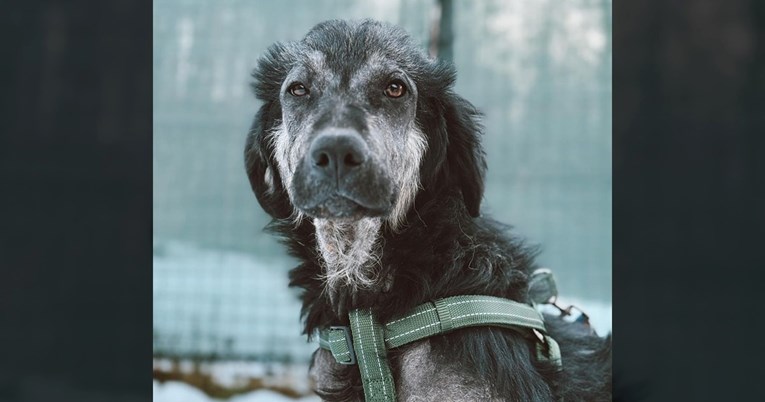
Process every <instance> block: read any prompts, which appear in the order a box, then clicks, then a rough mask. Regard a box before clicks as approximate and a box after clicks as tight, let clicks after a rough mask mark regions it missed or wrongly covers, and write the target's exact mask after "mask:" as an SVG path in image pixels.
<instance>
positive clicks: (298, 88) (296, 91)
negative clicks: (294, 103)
mask: <svg viewBox="0 0 765 402" xmlns="http://www.w3.org/2000/svg"><path fill="white" fill-rule="evenodd" d="M289 91H290V94H291V95H292V96H305V95H308V88H306V87H305V85H303V84H301V83H299V82H296V83H294V84H292V85H290V87H289Z"/></svg>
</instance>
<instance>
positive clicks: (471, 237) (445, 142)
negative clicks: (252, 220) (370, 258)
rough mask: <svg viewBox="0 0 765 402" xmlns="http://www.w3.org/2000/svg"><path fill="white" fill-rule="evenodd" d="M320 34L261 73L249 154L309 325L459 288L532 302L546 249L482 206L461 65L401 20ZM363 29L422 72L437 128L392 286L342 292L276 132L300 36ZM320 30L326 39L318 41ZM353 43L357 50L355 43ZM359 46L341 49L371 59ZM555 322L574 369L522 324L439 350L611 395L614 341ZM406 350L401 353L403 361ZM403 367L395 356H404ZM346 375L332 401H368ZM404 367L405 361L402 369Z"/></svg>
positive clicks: (497, 377)
mask: <svg viewBox="0 0 765 402" xmlns="http://www.w3.org/2000/svg"><path fill="white" fill-rule="evenodd" d="M313 34H314V35H313V38H314V42H315V43H310V44H308V43H302V44H292V45H289V46H285V45H280V44H277V45H274V46H273V47H271V48H270V49H269V51H268V53H267V54H266V55H265V56H264V57H263V58H262V59H261V60H260V64H259V66H258V68H257V70H256V72H255V74H254V76H255V78H256V83H255V85H254V88H255V90H256V94H257V96H258V97H259V98H260V99H261V100H263V101H264V102H265V104H264V105H263V106H262V108H261V109H260V111H259V112H258V114H257V116H256V118H255V122H254V124H253V128H252V134H251V135H250V136H249V137H248V141H247V145H246V150H245V156H246V166H247V171H248V175H249V178H250V181H251V184H252V188H253V190H254V192H255V194H256V196H257V198H258V200H259V201H260V203H261V205H262V206H263V208H264V209H265V210H266V211H267V212H268V213H269V214H271V215H272V216H273V218H274V220H273V222H272V223H271V224H270V225H269V229H270V231H272V232H273V233H276V234H278V235H280V236H281V237H282V239H283V241H284V243H285V244H286V246H287V247H288V249H289V252H290V254H292V255H293V256H295V257H297V258H298V260H299V261H300V265H299V266H298V267H296V268H294V269H293V270H292V271H291V273H290V279H291V286H296V287H299V288H302V289H303V293H302V300H303V311H302V314H303V316H304V319H305V333H306V334H309V335H310V334H312V333H313V332H314V330H316V329H317V328H320V327H325V326H329V325H343V324H347V322H348V318H347V312H348V310H349V309H352V308H366V307H368V308H371V309H372V311H373V312H374V314H375V315H376V316H377V318H378V320H380V321H383V322H384V321H387V320H391V319H393V318H395V317H398V316H401V315H403V314H404V313H406V312H407V311H408V310H410V309H411V308H413V307H415V306H417V305H419V304H421V303H424V302H427V301H429V300H434V299H438V298H442V297H447V296H455V295H469V294H481V295H492V296H499V297H506V298H509V299H513V300H516V301H521V302H529V299H528V295H527V288H528V275H529V273H530V271H531V270H532V269H533V268H534V263H533V257H534V254H535V253H534V250H533V249H532V248H530V247H528V246H526V245H524V243H523V242H522V241H521V240H519V239H518V238H516V237H514V236H512V235H510V234H508V230H507V229H508V228H507V227H506V226H503V225H502V224H500V223H498V222H496V221H493V220H491V219H489V218H487V217H485V216H482V215H481V214H480V203H481V198H482V196H483V184H484V173H485V170H486V163H485V159H484V152H483V151H482V149H481V146H480V134H481V127H480V126H479V123H478V117H479V114H478V112H477V111H476V110H475V108H474V107H473V106H472V105H471V104H470V103H468V102H467V101H466V100H464V99H462V98H461V97H459V96H458V95H456V94H455V93H453V92H452V90H451V86H452V84H453V82H454V79H455V71H454V68H453V67H452V66H451V65H450V64H447V63H444V62H437V61H431V60H428V59H426V58H425V57H424V56H422V53H421V51H420V50H419V49H417V48H416V46H415V45H414V44H413V43H412V42H411V41H410V40H409V39H408V38H407V37H406V36H405V34H404V33H403V32H402V31H400V30H399V29H397V28H395V27H392V26H389V25H384V24H379V23H376V22H371V21H365V22H362V23H361V24H356V25H354V24H348V23H345V22H342V21H330V22H327V23H324V24H322V25H320V26H318V27H317V28H314V31H313ZM350 36H354V37H355V38H359V37H363V38H364V39H365V41H366V42H365V43H366V44H367V46H378V47H382V48H383V49H384V51H385V52H387V53H388V54H390V57H392V58H393V59H395V60H396V61H397V62H398V63H399V65H401V66H402V68H404V69H406V71H407V72H408V74H410V75H411V76H413V77H414V79H415V82H416V85H417V89H418V91H419V97H418V99H417V124H418V125H419V127H420V128H421V129H422V131H423V132H424V133H425V134H426V135H427V137H428V150H427V153H426V155H425V158H424V160H423V161H422V164H421V171H420V176H421V181H422V190H421V191H420V192H419V193H418V195H417V197H416V199H415V202H414V205H413V206H412V207H411V208H410V210H409V212H408V216H407V223H406V225H405V226H404V227H403V228H400V229H399V230H397V231H393V230H391V229H390V228H388V227H384V228H383V234H382V240H381V244H383V246H382V256H381V258H382V261H381V262H382V264H381V266H382V269H383V270H384V272H383V275H382V277H389V278H393V283H392V286H391V287H390V288H389V289H388V290H387V291H386V290H383V288H382V287H380V288H374V289H367V290H361V291H358V292H351V291H350V290H346V291H341V292H340V296H341V298H340V301H339V302H338V301H337V300H335V303H331V302H330V299H329V298H328V297H327V295H326V293H325V292H323V283H322V282H321V281H320V280H319V279H318V276H319V273H320V272H321V262H320V261H321V255H320V253H319V252H318V250H317V245H316V240H315V232H314V227H313V224H312V223H311V220H310V219H304V220H302V221H300V222H299V223H298V224H295V223H294V222H293V221H292V220H291V219H290V218H289V217H290V215H291V213H292V212H293V207H292V205H291V204H290V202H289V199H288V198H287V194H286V191H285V189H284V185H283V183H282V182H281V179H280V178H279V177H278V172H277V170H276V169H270V170H271V174H272V175H273V176H274V180H273V185H274V187H275V188H271V189H269V186H268V185H267V184H266V182H265V181H264V174H265V170H266V168H268V167H269V166H275V161H274V159H273V158H274V156H273V149H272V146H271V144H270V143H269V142H268V141H267V139H266V132H267V130H269V129H270V128H272V127H273V126H274V123H275V122H276V121H277V120H278V119H280V117H281V109H280V105H279V98H278V93H279V92H278V91H279V88H280V87H281V84H282V80H283V79H284V77H285V75H286V73H287V72H288V70H289V68H290V65H291V63H292V62H293V60H294V58H295V57H299V56H300V52H299V51H297V50H296V49H299V47H300V46H313V47H315V48H319V49H327V50H328V51H332V50H329V49H336V50H337V51H349V50H347V49H348V48H346V46H345V45H346V39H345V38H347V37H350ZM316 38H319V39H320V40H318V41H316ZM343 49H346V50H343ZM360 54H361V56H360V55H359V54H346V55H344V57H339V58H338V59H337V60H345V62H356V63H360V62H361V61H360V60H359V57H362V56H363V52H360ZM546 319H547V323H546V325H547V326H548V328H549V332H550V333H551V335H552V336H553V338H555V339H556V340H557V342H558V343H559V344H560V347H561V350H562V355H563V362H564V369H563V370H562V371H559V372H557V371H555V370H554V369H553V367H551V366H550V365H549V364H548V363H546V362H542V361H537V359H536V358H535V353H534V345H533V343H532V341H531V340H529V339H527V338H526V337H524V336H522V335H520V334H519V333H518V332H516V331H511V330H502V329H498V328H490V327H480V328H469V329H461V330H457V331H454V332H451V333H449V334H446V335H441V336H436V337H433V338H431V342H432V348H433V351H434V352H435V354H436V355H437V356H440V357H439V358H443V359H448V360H450V361H455V360H456V361H458V362H460V363H461V365H462V367H464V370H465V376H476V377H478V378H481V379H485V380H486V381H487V382H488V383H490V384H492V385H493V387H494V388H495V389H496V390H497V391H498V394H499V395H503V396H505V397H506V398H507V399H508V400H513V401H550V400H560V399H561V398H563V399H564V400H566V401H602V400H610V395H611V393H610V387H611V340H610V336H609V337H607V338H600V337H597V336H584V337H583V336H582V335H581V332H579V331H578V330H577V328H574V327H572V325H574V324H569V323H567V322H564V321H562V320H560V319H558V318H556V317H546ZM397 358H398V355H397V351H396V350H392V351H391V352H390V359H391V360H392V362H394V363H395V361H396V359H397ZM392 366H395V364H392ZM335 375H336V377H337V378H338V379H341V380H343V382H344V383H345V384H347V385H348V386H347V387H344V388H343V389H337V390H327V389H323V390H321V394H322V396H323V397H324V398H326V399H328V400H349V399H358V400H363V393H362V389H361V380H360V377H359V373H358V368H357V367H355V366H341V365H337V367H336V371H335ZM395 375H396V373H395V372H394V376H395Z"/></svg>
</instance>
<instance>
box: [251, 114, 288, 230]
mask: <svg viewBox="0 0 765 402" xmlns="http://www.w3.org/2000/svg"><path fill="white" fill-rule="evenodd" d="M270 106H271V105H269V104H266V105H263V106H262V107H261V108H260V110H259V111H258V113H257V115H255V121H254V122H253V123H252V127H251V128H250V132H249V134H248V135H247V141H246V143H245V146H244V164H245V168H246V170H247V178H248V179H249V180H250V187H252V191H253V192H254V193H255V197H256V198H257V199H258V202H259V203H260V205H261V206H262V207H263V209H264V210H265V211H266V212H267V213H268V214H269V215H271V216H273V217H274V218H286V217H288V216H289V215H290V214H291V213H292V208H291V207H290V203H289V197H288V196H287V192H286V190H285V189H284V186H283V185H282V181H281V177H280V176H279V170H278V169H277V168H276V165H275V163H274V160H273V157H272V155H273V153H272V150H271V149H270V148H271V144H270V141H268V139H267V138H266V137H267V133H268V129H269V128H270V124H269V123H270V120H271V119H270V118H269V109H270Z"/></svg>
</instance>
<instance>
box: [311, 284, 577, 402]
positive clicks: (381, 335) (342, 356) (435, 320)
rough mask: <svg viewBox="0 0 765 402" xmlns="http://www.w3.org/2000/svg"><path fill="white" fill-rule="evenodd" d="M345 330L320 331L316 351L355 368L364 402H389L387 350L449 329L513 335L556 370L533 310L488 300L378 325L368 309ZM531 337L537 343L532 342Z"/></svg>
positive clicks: (438, 305) (550, 343) (428, 306)
mask: <svg viewBox="0 0 765 402" xmlns="http://www.w3.org/2000/svg"><path fill="white" fill-rule="evenodd" d="M349 319H350V329H349V328H348V327H330V328H328V329H324V330H321V331H319V346H320V347H322V348H324V349H328V350H329V351H330V352H331V353H332V356H333V357H334V358H335V360H336V361H337V362H338V363H340V364H356V363H358V365H359V371H360V373H361V381H362V384H363V385H364V396H365V399H366V401H368V402H393V401H395V400H396V388H395V385H394V383H393V375H392V374H391V371H390V367H389V365H388V361H387V349H392V348H396V347H399V346H402V345H406V344H407V343H411V342H414V341H417V340H420V339H424V338H427V337H430V336H433V335H437V334H443V333H446V332H449V331H452V330H454V329H458V328H466V327H476V326H497V327H502V328H508V329H513V330H516V331H519V332H521V333H522V334H524V335H526V336H528V337H530V338H532V339H534V340H538V341H539V342H537V343H536V347H537V357H538V358H539V359H547V360H550V361H552V362H554V363H555V364H556V365H558V367H561V364H562V362H561V355H560V348H559V347H558V344H557V343H556V342H555V340H554V339H552V338H551V337H550V336H548V335H547V331H546V329H545V325H544V321H543V319H542V315H541V314H540V313H539V312H537V311H536V310H535V309H534V308H533V307H531V306H529V305H526V304H523V303H518V302H515V301H512V300H508V299H503V298H500V297H493V296H477V295H471V296H454V297H447V298H443V299H438V300H436V301H433V302H428V303H424V304H421V305H419V306H417V307H415V308H414V309H412V310H411V311H410V312H409V314H407V315H406V316H404V317H402V318H399V319H396V320H393V321H391V322H388V323H386V324H385V325H382V324H380V323H379V322H377V320H376V319H375V317H374V316H373V315H372V313H371V310H369V309H363V310H360V309H356V310H352V311H351V312H350V313H349ZM535 336H536V338H535Z"/></svg>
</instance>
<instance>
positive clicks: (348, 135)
mask: <svg viewBox="0 0 765 402" xmlns="http://www.w3.org/2000/svg"><path fill="white" fill-rule="evenodd" d="M293 185H294V198H295V199H294V200H293V202H294V204H295V206H296V207H298V208H299V209H300V210H302V211H303V212H305V213H307V214H308V215H310V216H313V217H317V218H351V219H354V218H360V217H368V216H384V215H386V214H388V213H389V211H390V210H391V208H392V206H393V201H394V200H395V193H394V191H392V186H391V183H390V180H389V179H388V175H387V174H386V172H385V170H384V168H383V167H382V166H381V165H380V163H378V162H376V161H375V160H374V158H372V154H371V151H370V149H369V147H368V146H367V143H366V142H365V141H364V139H363V138H362V137H361V134H359V133H358V132H357V131H356V130H353V129H349V128H330V129H325V130H322V131H321V132H320V133H319V134H318V135H316V137H315V138H314V139H313V141H312V142H311V144H310V146H309V148H308V152H307V154H306V156H305V157H304V158H303V160H302V161H301V163H300V164H299V165H298V167H297V169H296V171H295V175H294V177H293Z"/></svg>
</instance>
